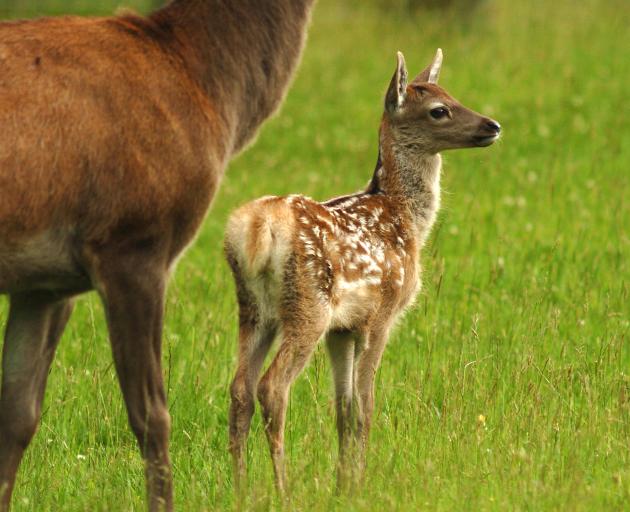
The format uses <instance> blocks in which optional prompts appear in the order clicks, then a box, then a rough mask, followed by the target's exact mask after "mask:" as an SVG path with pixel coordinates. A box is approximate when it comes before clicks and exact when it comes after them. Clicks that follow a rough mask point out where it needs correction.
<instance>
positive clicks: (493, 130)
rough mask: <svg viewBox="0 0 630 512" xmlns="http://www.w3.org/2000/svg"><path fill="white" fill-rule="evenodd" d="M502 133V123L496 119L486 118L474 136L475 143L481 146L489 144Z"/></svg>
mask: <svg viewBox="0 0 630 512" xmlns="http://www.w3.org/2000/svg"><path fill="white" fill-rule="evenodd" d="M500 135H501V125H500V124H499V123H498V122H497V121H495V120H494V119H490V118H484V119H483V120H482V121H481V126H480V127H479V133H478V134H477V135H475V136H474V137H473V139H474V141H475V144H476V145H477V146H480V147H485V146H489V145H490V144H492V143H494V142H495V141H496V140H497V139H498V138H499V136H500Z"/></svg>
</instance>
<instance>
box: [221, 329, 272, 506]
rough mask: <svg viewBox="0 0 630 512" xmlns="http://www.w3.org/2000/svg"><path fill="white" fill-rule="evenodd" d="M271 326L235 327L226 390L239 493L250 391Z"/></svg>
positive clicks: (269, 341)
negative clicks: (235, 347)
mask: <svg viewBox="0 0 630 512" xmlns="http://www.w3.org/2000/svg"><path fill="white" fill-rule="evenodd" d="M275 334H276V329H275V327H274V326H273V325H269V324H257V323H256V322H252V321H250V320H249V319H248V320H246V321H243V320H242V319H241V322H240V325H239V356H238V358H239V362H238V368H237V370H236V375H235V376H234V380H233V381H232V386H231V387H230V394H231V399H232V402H231V405H230V453H231V454H232V464H233V469H234V478H235V488H236V491H237V492H238V493H239V494H240V492H241V491H242V486H243V483H244V481H245V478H246V476H247V470H246V466H245V446H246V441H247V436H248V434H249V427H250V425H251V420H252V416H253V414H254V390H255V389H256V384H257V383H258V376H259V374H260V370H261V368H262V365H263V362H264V361H265V356H266V355H267V353H268V352H269V348H270V347H271V345H272V343H273V340H274V338H275Z"/></svg>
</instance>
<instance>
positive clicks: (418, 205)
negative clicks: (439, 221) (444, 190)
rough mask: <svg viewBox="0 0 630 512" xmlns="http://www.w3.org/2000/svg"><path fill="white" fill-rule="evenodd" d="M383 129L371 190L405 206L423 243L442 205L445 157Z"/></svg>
mask: <svg viewBox="0 0 630 512" xmlns="http://www.w3.org/2000/svg"><path fill="white" fill-rule="evenodd" d="M384 131H385V130H382V131H381V141H380V147H379V151H380V154H379V161H380V165H379V164H378V163H377V168H376V170H375V172H374V177H373V179H372V183H371V184H370V187H369V190H373V191H377V190H378V191H380V192H382V193H384V194H386V195H389V196H391V197H393V198H395V200H396V201H397V202H398V203H399V204H401V205H404V206H406V208H407V210H408V211H409V214H410V216H411V218H412V221H413V223H414V225H415V227H416V230H417V232H418V236H419V237H420V241H421V244H420V245H422V244H423V243H424V241H425V240H426V238H427V237H428V235H429V232H430V230H431V227H432V226H433V223H434V222H435V218H436V215H437V212H438V210H439V208H440V173H441V169H442V157H441V156H440V155H439V153H438V154H427V153H425V152H423V151H422V148H418V147H417V146H415V145H413V144H411V145H409V144H401V143H398V142H396V141H395V140H392V139H391V138H390V137H388V136H387V134H386V133H383V132H384Z"/></svg>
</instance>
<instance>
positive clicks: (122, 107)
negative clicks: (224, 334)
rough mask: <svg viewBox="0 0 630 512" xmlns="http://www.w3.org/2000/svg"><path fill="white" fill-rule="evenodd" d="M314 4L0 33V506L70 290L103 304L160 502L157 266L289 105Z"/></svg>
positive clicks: (162, 407) (200, 0)
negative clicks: (260, 130) (0, 338)
mask: <svg viewBox="0 0 630 512" xmlns="http://www.w3.org/2000/svg"><path fill="white" fill-rule="evenodd" d="M312 2H313V0H232V1H225V0H174V1H173V2H171V3H170V4H169V5H167V6H166V7H164V8H163V9H160V10H158V11H156V12H154V13H153V14H151V15H149V16H148V17H140V16H135V15H123V16H119V17H111V18H96V19H85V18H76V17H65V18H57V19H54V18H53V19H40V20H35V21H21V22H11V23H2V24H0V293H6V294H9V296H10V309H9V317H8V321H7V327H6V334H5V341H4V349H3V363H2V364H3V366H2V390H1V395H0V511H6V510H7V509H8V507H9V502H10V497H11V492H12V489H13V485H14V481H15V476H16V471H17V469H18V465H19V464H20V461H21V459H22V456H23V453H24V450H25V449H26V447H27V445H28V444H29V442H30V440H31V438H32V436H33V434H34V432H35V430H36V428H37V424H38V421H39V418H40V412H41V406H42V399H43V396H44V389H45V386H46V378H47V375H48V370H49V367H50V364H51V360H52V358H53V355H54V352H55V348H56V346H57V343H58V341H59V338H60V336H61V333H62V332H63V330H64V326H65V325H66V322H67V321H68V318H69V317H70V313H71V311H72V298H73V297H74V296H76V295H77V294H80V293H82V292H85V291H88V290H92V289H95V290H96V291H97V292H98V293H99V295H100V297H101V298H102V301H103V304H104V307H105V311H106V315H107V323H108V328H109V333H110V339H111V345H112V351H113V355H114V360H115V365H116V370H117V373H118V378H119V381H120V385H121V388H122V392H123V395H124V399H125V404H126V407H127V411H128V417H129V423H130V425H131V428H132V429H133V432H134V434H135V435H136V437H137V439H138V442H139V445H140V450H141V452H142V455H143V457H144V459H145V462H146V480H147V492H148V500H149V508H150V509H151V510H158V509H166V510H171V509H172V478H171V469H170V462H169V454H168V437H169V428H170V417H169V414H168V411H167V406H166V398H165V393H164V386H163V382H162V373H161V363H160V346H161V336H162V316H163V305H164V291H165V288H166V284H167V278H168V275H169V272H170V271H171V270H172V268H173V265H174V262H175V261H176V258H177V256H178V255H180V254H181V252H182V251H183V250H184V248H185V247H186V246H187V245H188V244H189V243H190V242H191V241H192V239H193V237H194V235H195V233H196V231H197V229H198V228H199V225H200V223H201V221H202V219H203V217H204V214H205V213H206V210H207V209H208V206H209V204H210V201H211V199H212V197H213V196H214V194H215V192H216V189H217V187H218V185H219V182H220V179H221V176H222V174H223V171H224V169H225V166H226V164H227V162H228V161H229V159H230V157H231V156H232V155H234V154H235V153H237V152H238V151H239V150H240V149H242V148H243V147H244V146H245V145H246V144H247V142H248V141H250V140H251V139H252V137H253V136H254V134H255V132H256V129H257V127H258V126H259V125H260V124H261V123H262V122H263V121H264V120H265V119H266V118H267V117H268V116H269V115H270V114H271V113H272V112H273V111H274V109H275V108H276V107H277V106H278V105H279V103H280V101H281V100H282V98H283V95H284V93H285V90H286V88H287V85H288V83H289V80H290V77H291V75H292V73H293V70H294V68H295V66H296V64H297V62H298V59H299V56H300V53H301V50H302V46H303V41H304V36H305V31H306V25H307V23H308V18H309V13H310V9H311V4H312Z"/></svg>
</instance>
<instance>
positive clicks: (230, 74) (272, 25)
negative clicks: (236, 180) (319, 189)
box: [151, 0, 314, 152]
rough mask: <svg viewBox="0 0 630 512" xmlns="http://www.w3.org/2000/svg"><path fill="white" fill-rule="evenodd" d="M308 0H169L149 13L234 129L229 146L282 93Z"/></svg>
mask: <svg viewBox="0 0 630 512" xmlns="http://www.w3.org/2000/svg"><path fill="white" fill-rule="evenodd" d="M313 2H314V0H230V1H226V0H174V1H173V2H171V3H170V4H169V5H167V6H166V7H164V8H163V9H161V10H159V11H156V12H155V13H153V14H152V15H151V19H152V20H153V21H154V22H155V23H156V25H157V26H159V27H165V28H167V29H168V30H170V31H172V33H173V35H174V36H175V38H176V39H177V41H179V47H180V51H181V53H182V54H183V56H184V58H185V60H186V62H187V63H188V66H189V68H190V70H191V73H192V74H193V76H194V77H195V79H196V80H198V81H199V83H200V84H201V85H202V87H203V89H204V90H205V92H206V94H207V95H208V97H209V98H210V100H211V101H212V103H213V105H214V107H215V108H216V109H217V113H218V114H219V115H220V116H221V118H222V120H223V122H224V124H225V126H226V127H227V128H228V131H229V132H231V133H232V141H231V150H232V152H237V151H239V150H240V149H241V148H243V146H244V145H245V144H247V142H249V141H250V140H251V139H252V137H253V136H254V134H255V133H256V129H257V128H258V126H259V125H260V124H261V123H262V122H263V121H264V120H265V119H266V118H267V117H268V116H269V115H270V114H271V113H272V112H273V111H274V110H275V109H276V108H277V107H278V106H279V104H280V102H281V100H282V99H283V97H284V94H285V91H286V89H287V87H288V85H289V82H290V79H291V76H292V75H293V71H294V69H295V67H296V65H297V63H298V59H299V56H300V54H301V52H302V47H303V44H304V37H305V34H306V25H307V23H308V19H309V13H310V9H311V6H312V4H313Z"/></svg>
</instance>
